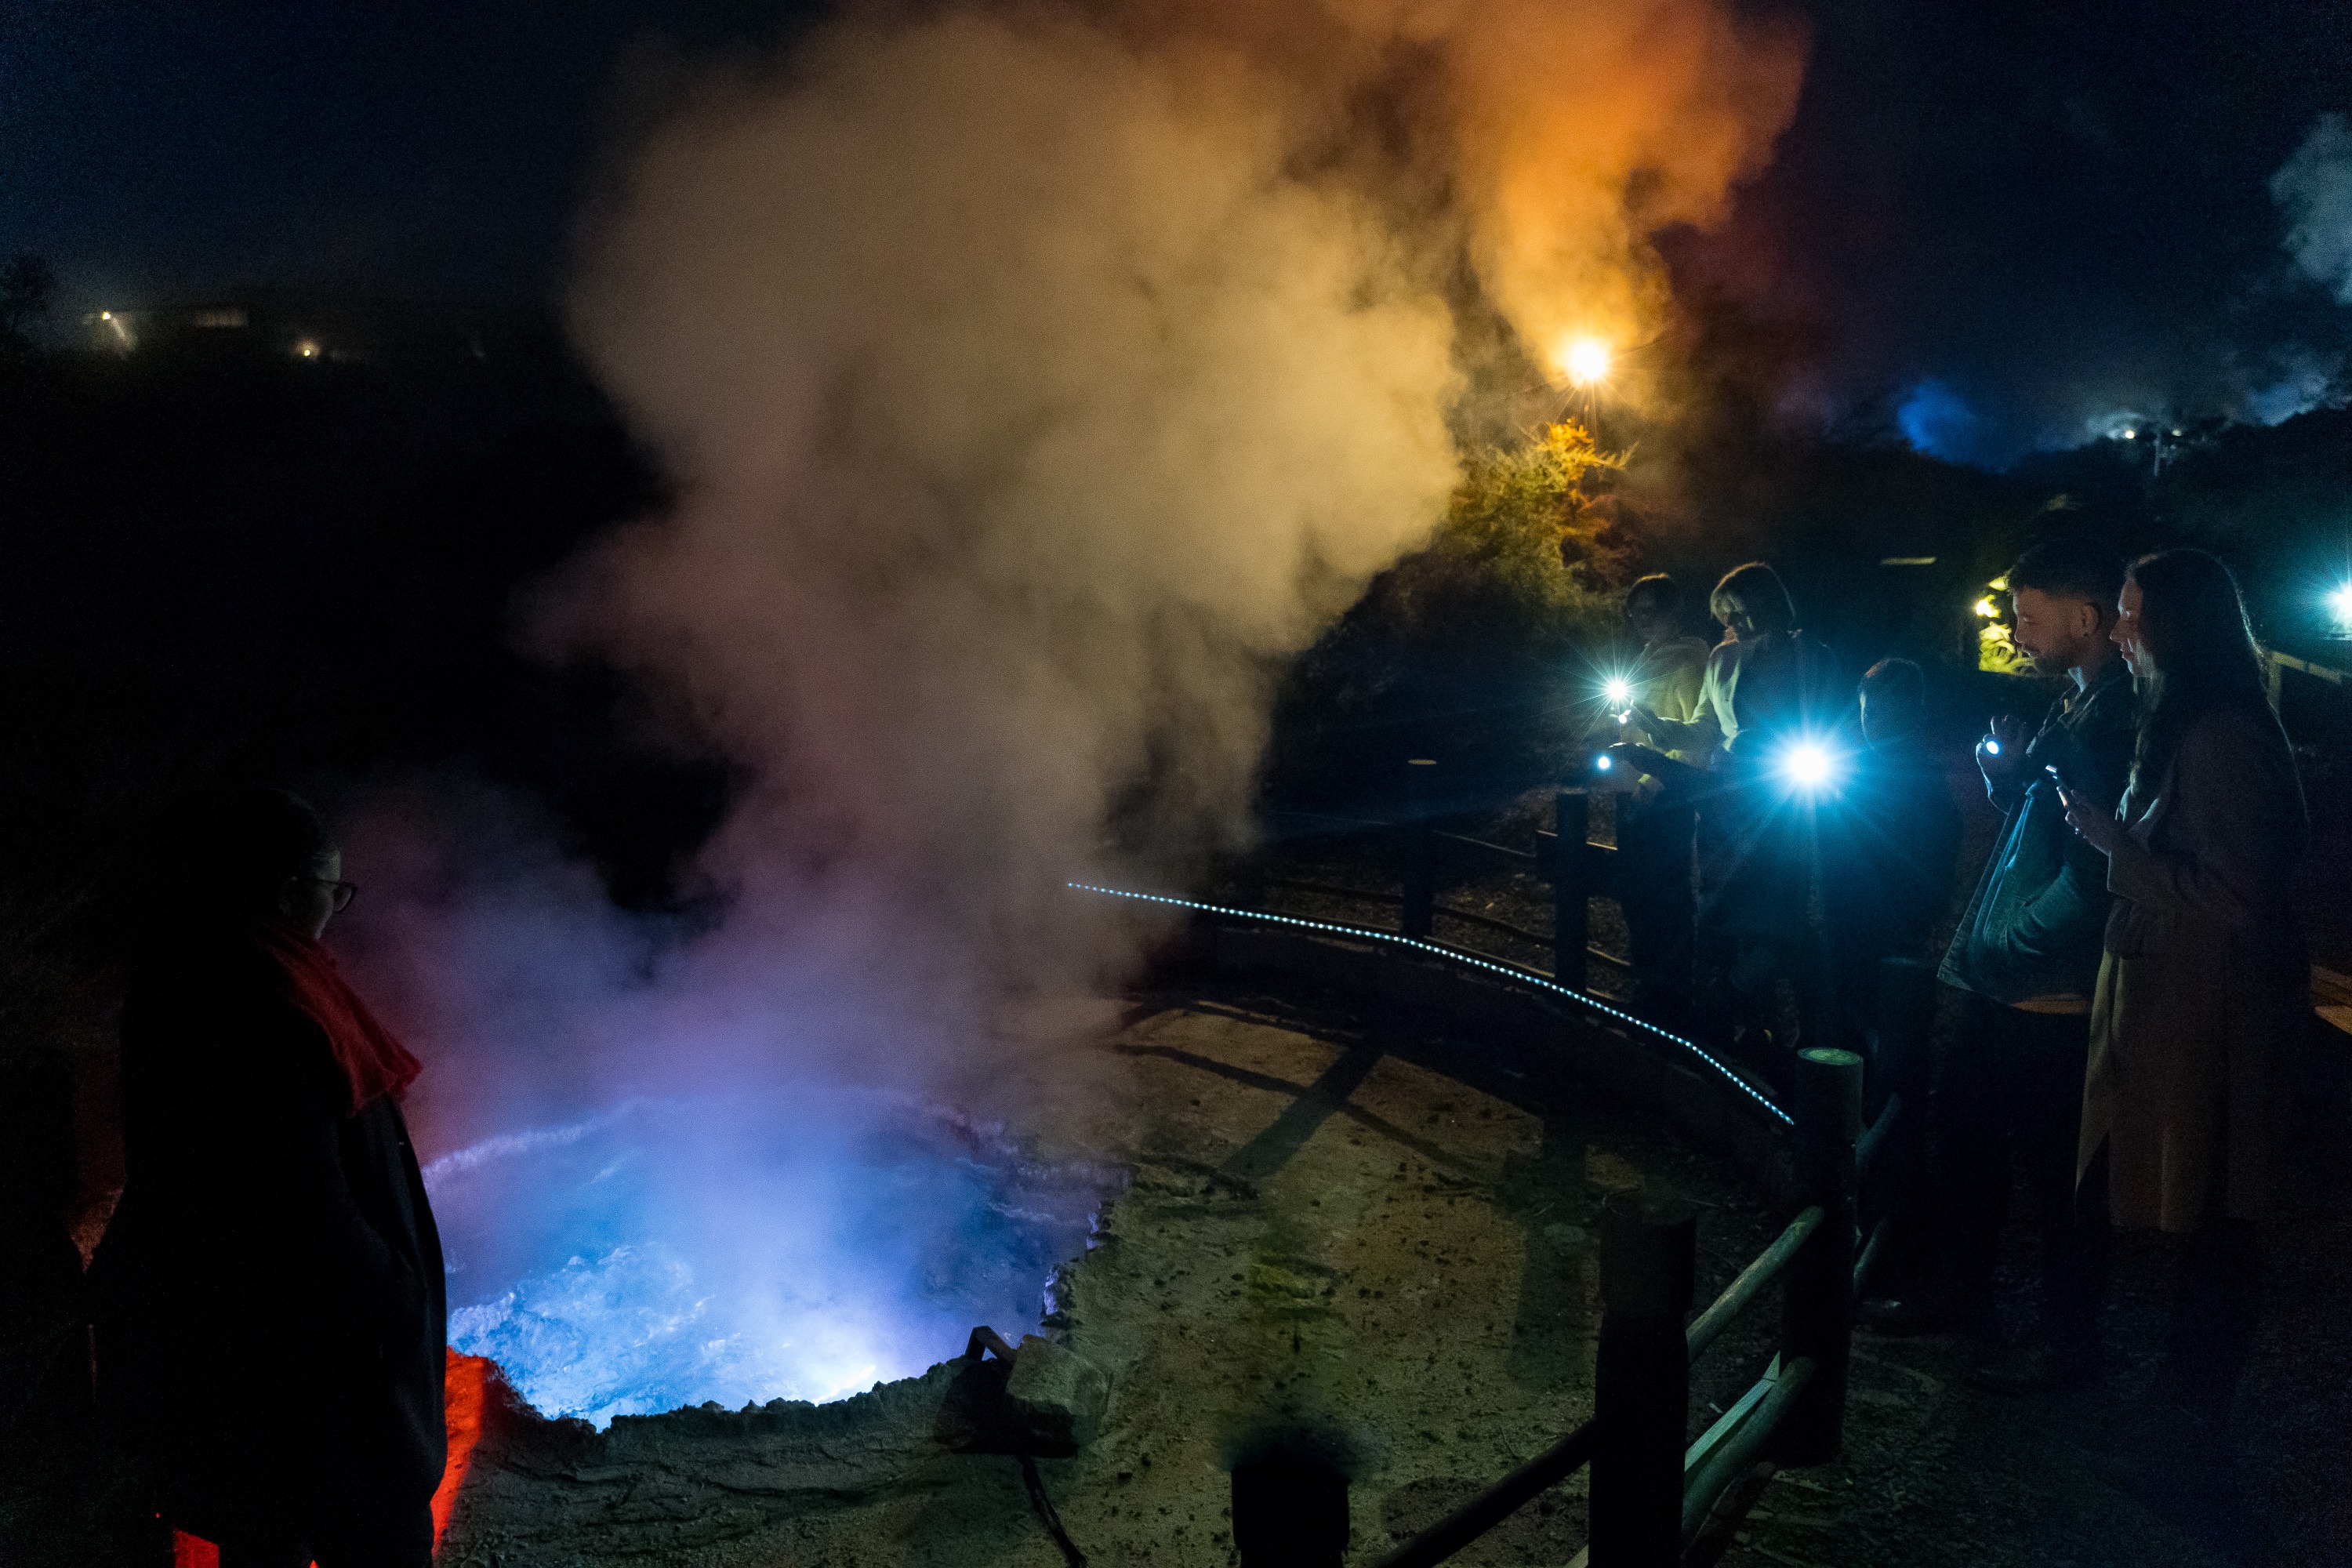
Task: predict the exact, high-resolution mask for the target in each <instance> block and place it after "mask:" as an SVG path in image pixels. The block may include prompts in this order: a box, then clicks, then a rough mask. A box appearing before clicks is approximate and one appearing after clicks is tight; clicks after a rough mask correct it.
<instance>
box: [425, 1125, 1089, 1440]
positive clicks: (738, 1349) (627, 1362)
mask: <svg viewBox="0 0 2352 1568" xmlns="http://www.w3.org/2000/svg"><path fill="white" fill-rule="evenodd" d="M1114 1180H1115V1178H1114V1177H1113V1176H1112V1174H1111V1173H1109V1172H1108V1170H1107V1169H1103V1168H1096V1167H1090V1166H1084V1165H1070V1164H1047V1163H1041V1162H1038V1161H1035V1160H1033V1159H1028V1158H1024V1154H1023V1152H1022V1151H1021V1149H1020V1148H1018V1147H1016V1146H1015V1145H1014V1144H1013V1142H1011V1141H1010V1140H1009V1139H1008V1138H1007V1137H1006V1136H1005V1135H1004V1133H1003V1131H1002V1130H1000V1129H996V1128H991V1127H984V1126H975V1125H973V1124H971V1122H969V1121H963V1120H961V1119H959V1118H957V1117H955V1116H953V1115H951V1114H950V1113H948V1112H946V1111H943V1110H940V1109H939V1108H937V1107H935V1106H930V1105H926V1104H924V1103H922V1102H920V1101H918V1100H911V1099H907V1098H901V1097H897V1096H894V1095H892V1094H889V1093H887V1092H886V1091H879V1090H866V1089H845V1088H841V1087H837V1086H834V1087H811V1086H808V1085H801V1086H797V1087H795V1088H793V1089H790V1090H777V1091H775V1092H773V1093H770V1094H760V1093H743V1092H733V1093H727V1094H709V1095H701V1096H690V1097H679V1098H664V1099H650V1098H641V1099H634V1100H625V1101H624V1102H622V1103H620V1104H618V1105H616V1106H614V1107H612V1108H609V1109H606V1110H599V1111H595V1112H593V1113H590V1114H586V1115H582V1116H579V1117H576V1118H573V1119H571V1120H568V1121H557V1122H551V1123H550V1124H548V1125H543V1126H535V1127H521V1128H516V1129H514V1130H512V1131H506V1132H502V1133H499V1134H497V1135H494V1136H491V1137H488V1138H483V1139H479V1140H477V1141H476V1142H473V1143H471V1144H470V1145H468V1146H467V1147H465V1148H462V1149H458V1150H456V1151H454V1152H449V1153H446V1154H444V1155H442V1156H441V1157H439V1158H437V1159H436V1160H435V1161H433V1162H432V1163H431V1164H429V1165H428V1166H427V1167H426V1169H425V1181H426V1184H427V1186H428V1188H429V1189H430V1190H431V1193H432V1197H433V1205H434V1209H435V1212H436V1215H437V1216H438V1218H439V1220H440V1224H441V1228H442V1235H443V1243H444V1247H445V1248H446V1252H447V1255H448V1269H449V1303H450V1309H451V1310H450V1322H449V1339H450V1343H451V1345H452V1346H453V1348H455V1349H457V1350H458V1351H460V1352H465V1353H467V1354H469V1355H479V1356H488V1357H489V1358H490V1359H492V1360H493V1361H496V1362H497V1363H499V1366H500V1367H501V1368H503V1369H504V1371H505V1373H506V1375H507V1377H508V1379H509V1382H510V1383H511V1384H513V1385H514V1387H515V1389H516V1391H517V1392H518V1393H519V1394H521V1395H522V1396H523V1397H524V1398H525V1399H526V1400H528V1401H529V1402H530V1404H531V1405H532V1406H533V1407H535V1408H536V1409H538V1410H539V1411H540V1412H541V1414H543V1415H572V1416H578V1417H582V1418H583V1419H585V1420H587V1421H589V1422H591V1423H593V1425H595V1426H599V1427H603V1426H607V1425H609V1424H610V1423H611V1421H612V1420H613V1418H614V1416H616V1415H646V1414H652V1413H656V1412H660V1411H665V1410H674V1409H678V1408H681V1407H684V1406H687V1405H702V1404H705V1403H707V1402H716V1403H718V1404H719V1405H724V1406H727V1407H729V1408H737V1407H740V1406H741V1405H747V1404H763V1403H765V1402H767V1401H769V1400H772V1399H778V1398H782V1399H796V1400H803V1399H804V1400H809V1401H812V1402H815V1403H822V1402H824V1401H827V1400H833V1399H838V1398H841V1397H843V1396H845V1395H847V1394H854V1393H856V1392H859V1391H861V1390H864V1389H866V1388H869V1387H871V1386H872V1385H873V1384H876V1383H877V1382H884V1381H888V1380H891V1379H895V1378H900V1377H906V1376H909V1375H912V1374H915V1373H920V1372H922V1371H923V1370H924V1369H925V1368H927V1367H929V1366H931V1365H932V1364H934V1363H937V1362H940V1361H941V1360H943V1359H945V1358H947V1357H950V1356H953V1355H956V1354H959V1353H961V1350H962V1348H963V1342H964V1340H965V1337H966V1336H967V1335H968V1334H969V1333H970V1331H971V1328H972V1326H973V1325H974V1324H977V1323H989V1324H992V1325H994V1326H996V1327H998V1328H999V1329H1001V1330H1003V1331H1007V1332H1016V1333H1017V1332H1018V1331H1020V1330H1022V1329H1023V1328H1025V1327H1034V1325H1035V1323H1036V1322H1037V1321H1038V1319H1039V1317H1040V1316H1041V1314H1042V1313H1043V1312H1044V1311H1045V1310H1047V1303H1046V1301H1045V1297H1046V1294H1047V1292H1048V1291H1049V1290H1050V1289H1051V1281H1052V1279H1053V1277H1054V1275H1055V1269H1056V1268H1058V1267H1059V1266H1060V1265H1062V1264H1064V1263H1066V1262H1067V1261H1068V1260H1070V1259H1071V1258H1076V1257H1077V1256H1078V1255H1080V1254H1081V1253H1083V1252H1084V1251H1085V1250H1086V1247H1087V1236H1088V1231H1089V1228H1090V1226H1091V1224H1092V1216H1093V1215H1095V1214H1096V1213H1097V1211H1098V1210H1099V1207H1100V1205H1101V1203H1102V1200H1103V1197H1104V1195H1105V1194H1106V1193H1108V1191H1109V1190H1110V1188H1111V1186H1112V1184H1113V1183H1114Z"/></svg>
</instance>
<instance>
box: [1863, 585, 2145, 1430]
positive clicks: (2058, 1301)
mask: <svg viewBox="0 0 2352 1568" xmlns="http://www.w3.org/2000/svg"><path fill="white" fill-rule="evenodd" d="M2123 578H2124V563H2123V560H2122V558H2121V557H2120V556H2119V555H2117V554H2116V553H2115V552H2112V551H2109V550H2106V549H2104V548H2101V547H2099V546H2097V545H2095V544H2091V543H2088V542H2082V541H2073V540H2059V541H2053V542H2048V543H2044V544H2041V545H2037V546H2035V547H2034V548H2033V549H2032V550H2029V551H2027V552H2025V554H2024V555H2023V556H2021V558H2020V559H2019V561H2018V563H2017V564H2016V565H2014V566H2012V567H2011V568H2010V572H2009V585H2010V594H2011V601H2012V604H2013V605H2014V608H2015V625H2016V642H2017V646H2018V647H2021V648H2022V649H2023V650H2024V651H2025V652H2026V653H2027V654H2028V655H2030V656H2031V657H2032V660H2033V667H2034V669H2035V670H2036V671H2037V672H2038V673H2040V674H2042V675H2046V676H2059V675H2063V677H2064V678H2065V679H2066V683H2067V685H2066V689H2065V690H2064V691H2063V694H2062V695H2061V696H2060V698H2059V700H2057V701H2055V702H2053V704H2052V705H2051V707H2050V710H2049V712H2048V713H2047V714H2046V715H2045V716H2044V717H2043V719H2042V724H2041V726H2040V728H2039V729H2036V730H2032V731H2028V730H2027V729H2026V728H2025V726H2024V725H2023V724H2021V723H2020V722H2019V721H2016V720H2014V719H2011V718H1998V719H1995V720H1994V721H1992V725H1991V729H1990V732H1989V733H1988V734H1987V735H1986V736H1985V737H1984V739H1983V740H1982V741H1980V742H1978V744H1977V765H1978V767H1979V770H1980V771H1981V772H1982V773H1983V774H1984V781H1985V789H1986V792H1987V793H1988V794H1989V795H1990V796H1991V798H1992V803H1993V805H1996V806H1998V807H1999V808H2000V810H2001V812H2002V813H2003V816H2004V817H2005V819H2006V820H2005V821H2004V823H2003V825H2002V828H2001V832H2000V837H1999V838H1998V839H1997V840H1996V841H1995V843H1994V847H1993V852H1992V856H1991V858H1990V860H1989V861H1988V862H1987V863H1986V866H1985V869H1984V873H1983V875H1982V877H1981V878H1980V879H1979V881H1978V883H1977V889H1976V894H1975V896H1974V897H1973V898H1972V899H1971V900H1969V907H1968V912H1967V913H1966V914H1965V915H1963V916H1962V917H1961V920H1960V924H1959V929H1958V931H1957V932H1955V933H1954V935H1953V938H1952V945H1951V948H1950V951H1949V952H1948V953H1947V954H1946V956H1945V959H1944V963H1943V966H1942V968H1941V970H1940V972H1939V973H1938V978H1939V979H1941V980H1942V981H1943V982H1944V984H1947V985H1950V986H1952V987H1954V988H1955V989H1957V990H1958V991H1959V992H1960V993H1961V997H1960V1004H1961V1005H1960V1012H1959V1020H1958V1027H1957V1029H1956V1031H1955V1034H1954V1039H1953V1046H1952V1050H1951V1053H1950V1055H1949V1058H1948V1060H1947V1061H1946V1062H1945V1063H1944V1064H1943V1070H1942V1072H1941V1073H1940V1074H1939V1081H1938V1083H1937V1089H1936V1095H1935V1100H1936V1104H1935V1121H1936V1127H1937V1136H1936V1142H1937V1147H1938V1150H1939V1153H1940V1159H1939V1165H1940V1167H1941V1168H1940V1170H1939V1171H1938V1173H1937V1186H1938V1189H1939V1192H1940V1194H1941V1197H1942V1201H1943V1207H1944V1210H1945V1213H1944V1215H1943V1218H1944V1222H1945V1223H1944V1230H1945V1235H1946V1237H1948V1247H1949V1251H1948V1254H1947V1256H1946V1258H1945V1259H1944V1262H1945V1263H1946V1265H1947V1266H1948V1268H1947V1276H1946V1279H1944V1280H1943V1281H1942V1284H1943V1299H1942V1300H1941V1301H1940V1302H1939V1303H1937V1308H1936V1309H1935V1310H1925V1311H1922V1310H1917V1309H1916V1308H1910V1309H1909V1310H1906V1308H1907V1307H1908V1304H1902V1305H1897V1304H1891V1303H1881V1304H1878V1310H1876V1311H1874V1312H1873V1313H1872V1314H1871V1315H1872V1316H1874V1317H1876V1318H1877V1319H1878V1320H1880V1321H1882V1323H1884V1324H1885V1326H1888V1327H1894V1328H1900V1327H1904V1326H1906V1322H1905V1320H1906V1318H1908V1319H1910V1320H1911V1321H1910V1322H1909V1324H1908V1325H1907V1326H1911V1327H1915V1328H1919V1329H1927V1328H1945V1327H1965V1328H1973V1329H1978V1330H1983V1331H1989V1330H1990V1328H1991V1326H1992V1322H1993V1317H1992V1310H1991V1301H1992V1276H1993V1265H1994V1261H1995V1259H1996V1258H1997V1256H1998V1253H1999V1248H2000V1229H2001V1222H2002V1218H2003V1211H2004V1210H2005V1209H2006V1208H2007V1206H2008V1197H2009V1192H2010V1181H2011V1171H2012V1169H2013V1168H2019V1167H2021V1169H2022V1172H2023V1173H2024V1175H2025V1177H2026V1182H2027V1185H2028V1186H2029V1187H2030V1188H2031V1190H2032V1193H2033V1195H2034V1200H2035V1205H2036V1207H2037V1208H2038V1210H2039V1211H2040V1212H2039V1214H2038V1215H2037V1218H2038V1220H2039V1222H2040V1230H2041V1239H2042V1319H2043V1321H2042V1329H2043V1334H2042V1342H2038V1343H2036V1342H2028V1343H2027V1344H2026V1345H2024V1346H2023V1347H2022V1348H2021V1349H2019V1350H2016V1351H2000V1352H1996V1353H1995V1354H1994V1355H1993V1356H1992V1357H1991V1358H1990V1360H1988V1361H1986V1362H1985V1363H1983V1364H1982V1365H1981V1366H1979V1368H1978V1369H1977V1370H1976V1372H1975V1373H1972V1374H1971V1376H1970V1378H1969V1381H1970V1382H1971V1383H1972V1384H1976V1385H1977V1386H1979V1387H1981V1388H1989V1389H1993V1390H1996V1391H2000V1392H2005V1393H2023V1392H2026V1391H2029V1390H2032V1389H2037V1388H2061V1387H2070V1386H2078V1385H2080V1384H2084V1383H2086V1382H2088V1381H2090V1380H2091V1379H2092V1378H2093V1377H2095V1375H2096V1373H2097V1368H2098V1339H2097V1313H2098V1299H2099V1287H2100V1276H2101V1274H2102V1272H2103V1264H2104V1256H2103V1253H2102V1251H2101V1242H2102V1240H2103V1238H2104V1235H2105V1232H2104V1230H2103V1229H2098V1228H2095V1227H2089V1226H2081V1225H2079V1224H2078V1223H2077V1221H2076V1216H2075V1212H2074V1154H2075V1148H2074V1144H2075V1135H2076V1131H2077V1129H2078V1127H2079V1125H2080V1122H2081V1117H2082V1101H2083V1073H2084V1062H2085V1060H2086V1059H2087V1058H2088V1055H2089V1051H2090V1012H2091V994H2092V989H2093V986H2094V984H2095V981H2096V979H2097V977H2098V970H2099V955H2100V947H2101V942H2102V940H2103V938H2104V935H2105V929H2106V920H2107V903H2108V894H2107V890H2106V868H2105V863H2104V862H2103V861H2101V859H2100V858H2099V856H2098V853H2097V851H2095V850H2094V849H2091V848H2089V847H2087V846H2086V845H2084V844H2083V843H2082V842H2081V840H2080V839H2078V838H2077V837H2075V836H2074V833H2073V832H2072V831H2071V830H2069V828H2068V827H2067V826H2066V808H2065V805H2064V804H2063V803H2062V802H2061V800H2060V799H2059V790H2058V784H2057V782H2056V779H2057V778H2058V777H2063V779H2064V780H2065V783H2066V788H2067V791H2068V793H2070V794H2072V795H2076V796H2077V797H2079V798H2082V799H2084V800H2087V801H2091V802H2095V803H2096V805H2097V807H2098V808H2099V809H2102V810H2107V811H2112V810H2113V809H2114V808H2115V804H2116V801H2117V800H2118V799H2119V798H2120V797H2121V795H2122V794H2123V788H2124V783H2125V780H2126V776H2127V775H2128V774H2129V773H2130V771H2131V756H2132V742H2133V735H2134V726H2135V722H2136V719H2135V710H2134V706H2133V696H2132V687H2131V681H2130V679H2129V678H2128V677H2127V675H2126V672H2125V669H2124V667H2123V662H2122V660H2121V659H2120V658H2118V657H2117V656H2116V647H2115V645H2114V643H2112V642H2110V641H2109V640H2108V637H2107V632H2108V628H2109V627H2110V626H2112V625H2113V624H2114V620H2115V614H2116V595H2117V594H2118V593H2119V592H2120V591H2121V589H2122V585H2123ZM2053 774H2054V776H2053Z"/></svg>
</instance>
